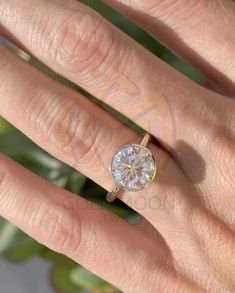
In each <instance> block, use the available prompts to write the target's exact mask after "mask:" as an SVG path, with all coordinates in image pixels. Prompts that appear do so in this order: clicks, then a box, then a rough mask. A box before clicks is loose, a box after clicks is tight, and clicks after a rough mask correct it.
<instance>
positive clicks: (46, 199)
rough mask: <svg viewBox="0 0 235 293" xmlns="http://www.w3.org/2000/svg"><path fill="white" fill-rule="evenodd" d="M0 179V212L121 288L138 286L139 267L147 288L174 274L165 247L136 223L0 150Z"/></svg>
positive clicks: (136, 290) (138, 287) (141, 290)
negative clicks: (50, 180) (35, 172)
mask: <svg viewBox="0 0 235 293" xmlns="http://www.w3.org/2000/svg"><path fill="white" fill-rule="evenodd" d="M0 179H1V180H0V214H1V215H2V216H3V217H5V218H6V219H8V220H9V221H11V222H13V223H14V224H15V225H17V226H18V227H19V228H21V229H22V230H24V231H25V232H26V233H28V234H29V235H31V236H32V237H34V238H35V239H36V240H38V241H39V242H41V243H43V244H44V245H46V246H48V247H49V248H51V249H53V250H55V251H57V252H60V253H63V254H65V255H67V256H69V257H70V258H72V259H74V260H75V261H77V262H79V263H80V264H81V265H83V266H85V267H86V268H88V269H89V270H91V271H93V272H94V273H96V274H97V275H99V276H101V277H102V278H104V279H106V280H108V281H109V282H111V283H112V284H114V285H116V286H117V287H119V288H120V289H122V290H124V291H125V292H127V291H128V290H129V291H130V288H131V287H132V286H134V288H133V290H134V289H135V290H134V291H135V292H143V290H144V287H145V286H146V283H143V282H141V281H140V280H142V274H143V273H144V274H146V273H147V274H148V272H149V274H151V278H149V282H148V286H150V287H153V291H155V290H154V289H157V288H158V286H161V284H159V285H158V284H157V283H158V282H159V281H157V280H162V281H164V280H166V279H168V278H169V280H170V279H173V278H174V274H173V273H170V272H169V271H168V272H167V271H166V268H167V267H169V266H170V259H169V255H168V253H167V250H166V247H164V246H163V245H162V243H160V242H159V243H158V241H156V239H155V240H154V241H153V240H151V238H149V237H148V236H146V234H145V233H144V232H143V231H142V232H141V231H140V230H139V229H138V228H137V227H136V226H134V225H129V224H127V223H125V222H124V221H122V220H121V219H120V218H118V217H117V216H115V215H114V214H111V213H110V212H108V211H106V210H104V209H103V208H100V207H98V206H96V205H94V204H92V203H90V202H88V201H86V200H84V199H82V198H80V197H78V196H73V195H72V194H70V193H69V192H67V191H64V190H62V189H59V188H57V187H55V186H52V185H51V184H49V183H48V182H46V181H44V180H43V179H40V178H39V177H37V176H36V175H33V174H32V173H30V172H29V171H27V170H26V169H24V168H23V167H21V166H20V165H18V164H16V163H15V162H13V161H12V160H10V159H9V158H7V157H6V156H3V155H2V154H1V155H0ZM126 235H128V236H129V237H126ZM123 260H125V265H123ZM152 268H154V271H153V270H152ZM154 279H155V282H154V281H153V280H154ZM156 282H157V283H156ZM165 282H166V281H164V283H165Z"/></svg>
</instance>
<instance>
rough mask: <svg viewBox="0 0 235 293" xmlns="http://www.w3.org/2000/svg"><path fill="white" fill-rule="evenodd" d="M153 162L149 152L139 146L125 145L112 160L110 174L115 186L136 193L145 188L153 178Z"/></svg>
mask: <svg viewBox="0 0 235 293" xmlns="http://www.w3.org/2000/svg"><path fill="white" fill-rule="evenodd" d="M155 168H156V166H155V161H154V158H153V156H152V154H151V152H150V151H149V150H148V149H146V148H144V147H142V146H141V145H137V144H133V145H127V146H124V147H122V148H121V149H119V150H118V151H117V152H116V153H115V154H114V157H113V159H112V164H111V174H112V177H113V179H114V181H115V182H116V184H117V185H118V186H119V187H121V188H124V189H127V190H132V191H137V190H140V189H143V188H144V187H145V186H147V185H148V184H149V183H150V182H151V181H152V180H153V178H154V176H155Z"/></svg>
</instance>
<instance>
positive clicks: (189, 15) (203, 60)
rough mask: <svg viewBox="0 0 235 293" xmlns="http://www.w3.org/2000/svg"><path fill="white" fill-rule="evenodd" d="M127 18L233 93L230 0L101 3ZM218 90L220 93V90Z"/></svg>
mask: <svg viewBox="0 0 235 293" xmlns="http://www.w3.org/2000/svg"><path fill="white" fill-rule="evenodd" d="M104 2H106V3H108V4H110V5H112V6H113V7H115V8H116V9H118V10H120V11H121V12H123V13H125V14H126V15H128V16H130V17H131V18H132V19H133V20H135V21H136V22H137V23H139V24H140V25H142V26H143V27H144V28H146V29H147V30H148V31H149V32H150V33H152V34H153V35H154V36H155V37H157V38H158V39H159V40H160V41H161V42H163V43H164V44H166V45H167V46H168V47H169V48H170V49H171V50H173V51H174V52H176V54H178V55H180V56H181V57H182V58H184V59H186V60H187V61H189V62H190V63H192V64H193V65H194V66H196V67H198V68H199V69H200V70H201V71H203V72H204V73H205V75H206V76H207V77H208V78H209V84H208V85H209V87H212V88H213V89H215V90H219V89H220V88H221V87H222V88H225V90H226V93H227V94H230V95H231V94H232V95H234V93H235V72H234V63H235V53H234V46H235V35H234V25H235V4H234V2H233V1H230V0H222V1H221V0H208V1H187V0H181V1H172V0H170V1H159V0H151V1H142V0H134V1H133V0H104ZM220 90H221V89H220Z"/></svg>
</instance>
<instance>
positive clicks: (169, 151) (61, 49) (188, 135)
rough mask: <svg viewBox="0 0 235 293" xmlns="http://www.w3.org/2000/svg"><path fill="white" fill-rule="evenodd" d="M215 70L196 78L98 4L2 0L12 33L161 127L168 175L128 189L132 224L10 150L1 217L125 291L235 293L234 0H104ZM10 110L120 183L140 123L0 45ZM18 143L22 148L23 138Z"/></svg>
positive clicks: (70, 155)
mask: <svg viewBox="0 0 235 293" xmlns="http://www.w3.org/2000/svg"><path fill="white" fill-rule="evenodd" d="M106 2H107V3H108V4H111V5H114V6H115V7H116V8H117V9H119V10H120V11H122V12H124V13H126V14H127V15H129V16H130V17H132V18H133V19H134V20H135V21H136V22H138V23H139V24H140V25H143V26H144V27H146V28H147V29H148V30H149V31H151V33H152V34H153V35H155V36H156V37H157V38H159V39H160V40H161V41H162V42H164V43H165V44H166V45H167V46H169V47H170V48H171V49H172V50H174V51H175V52H176V53H177V54H179V55H180V56H182V57H183V58H185V59H187V60H188V61H189V62H191V63H192V64H194V65H195V66H197V67H198V68H199V69H200V70H201V71H202V72H204V73H205V75H206V76H207V79H208V81H207V83H206V86H207V88H208V87H209V88H210V90H209V89H207V88H205V87H202V86H200V85H197V84H195V83H194V82H192V81H191V80H189V79H188V78H186V77H185V76H183V75H182V74H180V73H178V72H177V71H175V70H174V69H172V68H171V67H169V66H168V65H167V64H165V63H163V62H162V61H160V60H159V59H158V58H156V57H155V56H153V55H152V54H151V53H149V52H148V51H146V50H145V49H144V48H142V47H141V46H140V45H138V44H137V43H135V42H134V41H133V40H131V39H130V38H129V37H128V36H127V35H125V34H124V33H122V32H121V31H119V30H118V29H117V28H115V27H114V26H112V25H111V24H110V23H108V22H107V21H106V20H105V19H103V18H102V17H101V16H100V15H98V14H97V13H95V12H94V11H93V10H91V9H89V8H88V7H86V6H84V5H82V4H81V3H79V2H76V1H68V0H37V1H30V0H21V1H16V0H8V1H6V0H0V33H1V34H2V35H4V36H5V37H6V38H8V39H9V40H11V41H12V42H14V43H16V44H17V45H18V46H20V47H22V48H23V49H25V50H26V51H27V52H29V53H30V54H32V55H34V56H35V57H37V58H38V59H39V60H40V61H42V62H43V63H45V64H46V65H47V66H49V67H50V68H52V69H53V70H55V71H57V72H58V73H59V74H61V75H63V76H65V77H66V78H67V79H70V80H71V81H73V82H74V83H76V84H78V85H79V86H81V87H83V88H84V89H85V90H87V91H88V92H90V93H91V94H93V95H95V96H96V97H97V98H98V99H100V100H101V101H103V102H105V103H107V104H108V105H110V106H111V107H113V108H115V109H116V110H117V111H120V112H121V113H122V114H124V115H125V116H127V117H128V118H129V119H132V120H133V121H134V122H135V123H136V124H138V125H139V126H141V127H142V128H144V129H145V130H146V131H147V132H149V133H151V134H152V136H154V137H156V138H157V139H158V140H159V141H160V142H161V145H162V147H159V146H158V145H157V144H154V142H153V143H152V144H150V149H151V151H152V152H153V154H154V156H155V157H156V160H157V165H158V174H157V179H156V180H155V181H154V182H153V183H152V184H151V185H150V186H149V187H148V188H146V189H145V190H144V191H140V192H137V193H129V192H126V193H124V194H123V195H122V196H121V197H120V199H121V200H122V201H123V202H125V203H126V204H128V205H129V206H130V207H132V208H133V209H135V210H136V211H137V212H139V213H140V214H141V215H142V216H143V220H142V221H141V223H140V224H138V225H129V224H127V223H125V222H124V221H122V220H121V219H119V218H118V217H117V216H115V215H113V214H112V213H111V212H109V211H107V210H105V209H103V208H101V207H98V206H96V205H94V204H92V203H89V202H87V201H86V200H85V199H83V198H81V197H77V196H74V195H73V194H71V193H69V192H67V191H64V190H61V189H59V188H57V187H55V186H53V185H51V184H50V183H48V182H46V181H44V180H43V179H40V178H39V177H37V176H36V175H34V174H32V173H30V172H29V171H27V170H25V169H24V168H23V167H21V166H19V165H18V164H16V163H15V162H13V161H12V160H10V159H9V158H7V157H6V156H4V155H1V156H0V214H1V215H2V216H3V217H5V218H6V219H8V220H10V221H12V222H13V223H15V224H16V225H17V226H19V227H20V228H21V229H22V230H24V231H25V232H27V233H28V234H30V235H31V236H33V237H34V238H36V239H37V240H38V241H40V242H42V243H43V244H45V245H47V246H48V247H50V248H51V249H54V250H56V251H58V252H61V253H63V254H65V255H67V256H69V257H70V258H72V259H74V260H76V261H77V262H79V263H80V264H82V265H83V266H85V267H87V268H88V269H90V270H91V271H93V272H94V273H96V274H97V275H99V276H101V277H102V278H104V279H106V280H107V281H109V282H111V283H113V284H114V285H116V286H117V287H118V288H120V289H121V290H123V291H124V292H135V293H136V292H154V293H155V292H201V291H207V292H219V293H221V292H234V288H235V235H234V230H235V226H234V223H235V180H234V178H235V102H234V97H235V67H234V66H235V5H234V3H233V2H232V1H230V0H200V1H188V0H180V1H175V0H174V1H173V0H168V1H167V0H165V1H160V0H148V1H144V0H135V1H134V0H133V1H131V0H120V1H118V0H112V1H111V0H110V1H109V0H106ZM0 115H2V116H3V117H5V118H6V119H7V120H8V121H10V122H11V123H12V124H14V125H15V126H16V127H17V128H19V129H20V130H21V131H23V132H24V133H25V134H26V135H27V136H28V137H30V138H31V139H33V140H34V141H35V142H36V143H37V144H38V145H40V146H41V147H43V148H44V149H45V150H47V151H48V152H50V153H51V154H52V155H54V156H55V157H57V158H59V159H60V160H62V161H64V162H66V163H67V164H69V165H71V166H73V167H75V168H76V169H77V170H79V171H81V172H82V173H83V174H85V175H86V176H88V177H90V178H91V179H92V180H94V181H95V182H97V183H98V184H100V185H101V186H103V187H104V188H106V189H107V190H112V188H113V182H112V180H111V178H110V175H109V171H108V167H109V165H110V161H111V158H112V154H113V152H114V151H115V149H116V148H117V147H119V146H121V145H123V144H125V143H127V142H140V140H141V138H140V137H138V136H137V135H136V134H135V133H134V132H133V130H131V129H129V128H128V127H127V126H125V125H123V124H121V123H120V122H119V121H118V120H116V119H115V118H114V117H112V116H111V115H110V114H109V113H108V112H106V111H105V110H103V109H101V108H100V107H99V106H97V105H95V104H93V103H92V102H90V101H89V100H88V99H86V98H85V97H84V96H82V95H81V94H78V93H76V92H74V91H73V90H71V89H70V88H68V87H66V86H64V85H61V84H59V83H58V82H56V81H54V80H52V79H50V78H49V77H47V76H46V75H44V74H43V73H41V72H39V71H37V70H36V69H34V68H33V67H32V66H30V65H29V64H27V63H25V62H24V61H22V60H20V59H19V58H18V57H16V56H14V55H13V53H11V52H10V51H9V50H8V49H6V48H4V47H3V46H1V47H0ZM16 147H17V146H16Z"/></svg>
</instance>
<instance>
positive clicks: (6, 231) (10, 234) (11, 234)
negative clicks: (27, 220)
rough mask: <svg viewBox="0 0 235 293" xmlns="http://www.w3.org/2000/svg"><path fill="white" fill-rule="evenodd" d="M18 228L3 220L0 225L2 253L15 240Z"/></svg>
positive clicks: (0, 251) (0, 250)
mask: <svg viewBox="0 0 235 293" xmlns="http://www.w3.org/2000/svg"><path fill="white" fill-rule="evenodd" d="M17 232H18V228H17V227H16V226H15V225H13V224H11V223H9V222H7V221H5V220H4V221H3V222H2V223H1V225H0V253H3V252H4V251H5V250H6V249H7V248H8V247H9V246H10V245H11V244H12V243H13V241H14V239H15V237H16V234H17Z"/></svg>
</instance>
